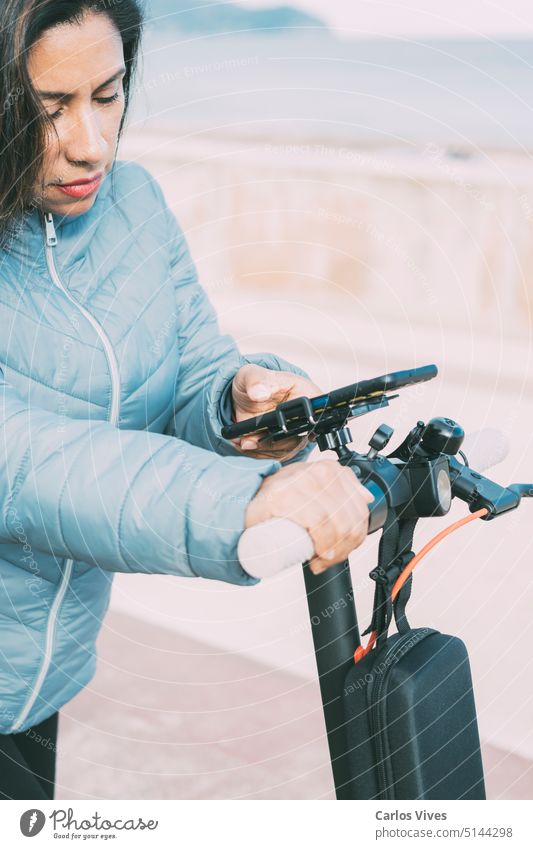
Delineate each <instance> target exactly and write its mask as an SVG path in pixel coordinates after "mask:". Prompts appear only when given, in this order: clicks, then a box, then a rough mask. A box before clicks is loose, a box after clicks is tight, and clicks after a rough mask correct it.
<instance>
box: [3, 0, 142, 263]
mask: <svg viewBox="0 0 533 849" xmlns="http://www.w3.org/2000/svg"><path fill="white" fill-rule="evenodd" d="M1 4H2V10H1V17H0V247H2V246H4V245H5V243H6V241H7V240H8V239H9V237H10V235H11V234H13V233H14V232H16V230H17V227H18V226H19V225H20V222H21V220H22V219H23V216H24V214H25V213H26V211H27V210H28V209H31V208H32V207H34V206H35V205H36V200H35V197H34V193H35V185H36V182H37V180H38V178H39V175H40V172H41V166H42V161H43V154H44V148H45V140H46V138H47V132H48V130H49V129H50V128H52V131H53V124H52V122H51V120H50V119H49V117H48V115H47V113H46V110H44V109H43V107H42V104H41V101H40V100H39V98H38V96H37V94H36V93H35V90H34V89H33V87H32V84H31V79H30V75H29V73H28V56H29V51H30V49H31V47H32V45H33V44H34V43H35V42H36V41H37V39H38V38H39V37H40V36H41V35H42V33H43V32H45V31H46V30H48V29H50V28H51V27H54V26H56V25H57V24H63V23H81V22H82V20H83V17H84V15H85V14H87V13H88V12H98V13H101V14H104V15H107V17H108V18H109V19H110V20H111V21H112V23H113V24H114V25H115V27H116V28H117V30H118V31H119V33H120V35H121V38H122V44H123V48H124V63H125V66H126V74H125V76H124V81H123V86H124V100H125V108H124V114H123V116H122V121H121V124H120V128H119V138H120V135H121V133H122V130H123V128H124V122H125V119H126V113H127V110H128V105H129V102H130V94H131V91H132V80H133V76H134V73H135V70H136V67H137V59H138V54H139V46H140V41H141V35H142V25H143V11H142V8H141V4H140V2H138V0H1Z"/></svg>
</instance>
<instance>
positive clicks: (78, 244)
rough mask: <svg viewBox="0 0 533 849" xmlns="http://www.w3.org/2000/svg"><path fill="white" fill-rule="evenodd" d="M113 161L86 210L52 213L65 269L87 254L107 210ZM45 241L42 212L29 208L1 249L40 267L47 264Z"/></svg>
mask: <svg viewBox="0 0 533 849" xmlns="http://www.w3.org/2000/svg"><path fill="white" fill-rule="evenodd" d="M115 164H116V163H114V164H113V167H112V168H111V170H110V172H109V173H108V174H107V175H106V176H105V178H104V180H103V182H102V185H101V187H100V189H99V191H98V194H97V196H96V199H95V201H94V203H93V205H92V207H91V208H90V209H89V210H88V211H87V212H83V213H81V214H80V215H75V216H67V215H64V216H57V215H54V216H53V222H54V227H55V231H56V236H57V246H56V247H55V248H54V251H55V252H56V257H57V259H58V261H59V263H60V264H61V265H62V267H63V268H65V269H66V268H68V267H69V266H71V265H74V264H75V263H76V262H78V261H79V260H81V259H82V258H83V257H84V256H85V255H86V253H87V252H88V250H89V245H90V242H91V240H92V238H93V236H94V234H95V232H96V230H97V228H98V227H99V225H100V224H101V223H102V222H103V219H104V218H105V216H106V214H108V213H109V210H110V207H111V206H112V198H113V177H114V174H115ZM45 244H46V238H45V230H44V214H43V213H42V212H41V211H40V210H38V209H36V208H32V209H29V210H28V211H27V212H26V214H25V215H24V216H23V218H22V219H21V221H20V222H19V225H18V227H17V228H16V230H15V232H14V233H13V235H12V236H11V238H10V239H9V241H8V243H7V244H6V245H5V246H4V249H3V250H4V251H5V252H6V253H7V254H10V255H12V256H13V257H16V258H17V259H18V260H19V262H22V263H24V264H27V263H29V264H31V266H32V267H33V268H37V269H41V270H42V269H43V268H46V253H45Z"/></svg>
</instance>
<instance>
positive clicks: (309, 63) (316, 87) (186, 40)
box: [131, 29, 533, 156]
mask: <svg viewBox="0 0 533 849" xmlns="http://www.w3.org/2000/svg"><path fill="white" fill-rule="evenodd" d="M139 70H140V73H139V75H138V77H137V79H136V83H135V86H134V102H133V109H132V115H131V122H132V124H134V125H135V126H136V127H137V128H142V127H143V126H146V125H148V126H149V127H150V128H152V129H153V128H154V127H164V128H166V129H167V130H168V129H170V130H172V131H173V132H175V133H177V134H178V135H179V134H183V135H187V134H188V133H190V132H193V133H194V132H204V131H205V132H217V133H225V134H227V135H229V136H232V135H235V136H239V137H242V136H243V135H245V136H250V137H257V138H261V139H265V138H268V139H278V140H279V139H284V140H286V139H294V140H303V139H305V140H309V139H312V140H315V141H320V140H322V141H328V142H331V141H333V140H337V141H339V142H341V143H343V144H353V145H371V146H386V147H396V146H402V147H403V146H405V145H408V146H411V147H415V148H418V147H420V146H424V147H425V146H427V145H428V144H436V145H439V146H442V147H444V148H445V149H446V150H448V151H452V152H454V153H456V154H457V155H459V156H460V155H461V154H463V153H464V154H465V155H467V154H471V153H472V152H473V151H476V150H485V151H486V150H487V149H489V150H501V151H514V152H523V153H527V154H528V155H529V152H530V151H533V40H530V39H520V38H516V39H507V40H501V41H498V40H490V39H483V40H449V39H448V40H428V41H417V40H412V39H397V38H395V39H380V40H373V41H367V40H362V39H356V40H350V41H348V40H342V39H340V38H337V37H334V36H333V35H331V34H325V33H321V32H317V31H311V32H309V33H307V34H302V33H301V31H295V32H294V33H291V32H290V31H288V32H284V33H282V34H279V33H278V34H264V33H261V34H257V33H256V32H253V33H252V32H250V33H240V34H232V35H218V34H217V35H213V34H209V35H208V34H201V33H199V34H198V35H194V34H192V35H191V34H186V35H185V34H182V33H180V32H179V31H177V30H172V31H169V32H161V31H160V30H157V31H156V30H150V29H149V30H148V32H147V33H146V36H145V41H144V51H143V58H142V62H141V66H140V69H139Z"/></svg>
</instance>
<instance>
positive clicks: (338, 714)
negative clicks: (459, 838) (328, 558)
mask: <svg viewBox="0 0 533 849" xmlns="http://www.w3.org/2000/svg"><path fill="white" fill-rule="evenodd" d="M303 571H304V580H305V589H306V592H307V604H308V607H309V617H310V620H311V630H312V634H313V642H314V646H315V656H316V665H317V669H318V679H319V682H320V693H321V696H322V705H323V708H324V720H325V723H326V732H327V736H328V745H329V753H330V758H331V767H332V770H333V781H334V784H335V793H336V796H337V799H339V800H341V799H350V798H352V797H351V796H350V795H349V793H350V770H349V764H348V758H347V741H346V726H345V720H344V713H343V690H344V686H345V684H344V681H345V678H346V674H347V672H348V670H349V668H350V667H351V666H352V665H353V663H354V651H355V649H356V648H357V646H358V645H360V644H361V640H360V637H359V629H358V626H357V616H356V612H355V603H354V598H353V588H352V579H351V575H350V567H349V564H348V561H347V560H346V561H345V562H344V563H339V564H337V565H336V566H331V567H330V568H329V569H327V570H326V571H325V572H323V573H322V574H320V575H314V574H313V573H312V572H311V570H310V568H309V566H304V570H303Z"/></svg>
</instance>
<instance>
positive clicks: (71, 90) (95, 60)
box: [28, 13, 125, 215]
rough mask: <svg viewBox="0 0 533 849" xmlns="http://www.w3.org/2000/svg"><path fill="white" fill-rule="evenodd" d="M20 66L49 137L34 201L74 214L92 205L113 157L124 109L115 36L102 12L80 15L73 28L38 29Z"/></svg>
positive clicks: (121, 66) (49, 209)
mask: <svg viewBox="0 0 533 849" xmlns="http://www.w3.org/2000/svg"><path fill="white" fill-rule="evenodd" d="M28 68H29V73H30V77H31V80H32V84H33V86H34V87H35V90H36V92H37V93H38V95H39V97H40V98H41V101H42V104H43V107H44V109H45V110H46V111H47V112H48V114H49V115H50V116H51V117H52V120H53V123H54V127H55V129H56V132H57V138H56V135H55V133H54V132H53V131H51V132H50V133H49V137H48V140H47V143H46V149H45V155H44V161H43V168H42V172H41V175H40V179H39V184H38V185H37V186H35V196H36V197H35V202H36V203H37V205H38V206H40V207H41V208H42V209H44V210H45V211H46V212H52V213H54V214H58V215H79V214H80V213H83V212H86V211H87V210H88V209H90V208H91V206H92V205H93V203H94V201H95V199H96V196H97V194H98V189H99V187H100V184H101V182H102V179H103V178H104V177H105V175H106V174H107V173H108V171H109V170H110V168H111V166H112V164H113V160H114V157H115V152H116V146H117V140H118V131H119V127H120V121H121V118H122V114H123V111H124V92H123V88H122V79H123V76H124V73H125V68H124V53H123V49H122V39H121V37H120V33H119V32H118V31H117V29H116V28H115V27H114V25H113V23H112V22H111V20H110V19H109V18H108V17H107V15H103V14H97V13H88V14H87V15H86V16H85V17H84V18H83V21H82V23H81V24H77V23H68V24H60V25H58V26H55V27H52V28H51V29H49V30H46V32H44V33H43V35H42V36H41V38H40V39H39V40H38V41H36V42H35V44H34V45H33V47H32V49H31V51H30V55H29V62H28ZM79 181H84V182H82V183H80V182H79ZM73 183H78V185H72V184H73Z"/></svg>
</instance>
